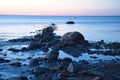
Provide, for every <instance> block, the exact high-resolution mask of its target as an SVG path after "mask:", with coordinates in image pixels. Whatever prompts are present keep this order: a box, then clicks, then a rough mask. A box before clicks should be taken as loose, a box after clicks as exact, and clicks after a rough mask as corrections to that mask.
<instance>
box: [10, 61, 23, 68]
mask: <svg viewBox="0 0 120 80" xmlns="http://www.w3.org/2000/svg"><path fill="white" fill-rule="evenodd" d="M10 65H12V66H16V67H20V66H21V63H20V62H13V63H11V64H10Z"/></svg>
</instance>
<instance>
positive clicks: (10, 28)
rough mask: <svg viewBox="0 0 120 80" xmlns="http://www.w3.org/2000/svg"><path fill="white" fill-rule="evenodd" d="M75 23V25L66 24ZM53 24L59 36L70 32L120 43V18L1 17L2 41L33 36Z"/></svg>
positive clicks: (87, 37) (0, 35)
mask: <svg viewBox="0 0 120 80" xmlns="http://www.w3.org/2000/svg"><path fill="white" fill-rule="evenodd" d="M70 20H72V21H74V22H75V24H74V25H67V24H65V23H66V22H67V21H70ZM51 23H55V24H57V27H58V29H57V31H56V33H57V34H58V35H63V34H64V33H66V32H69V31H79V32H81V33H82V34H83V35H84V36H85V38H86V39H87V40H90V41H98V40H101V39H103V40H105V41H119V42H120V35H119V34H120V16H25V15H24V16H16V15H0V39H1V40H7V39H13V38H18V37H22V36H28V35H32V34H30V32H34V31H35V30H38V29H42V28H44V27H45V26H48V25H49V24H51Z"/></svg>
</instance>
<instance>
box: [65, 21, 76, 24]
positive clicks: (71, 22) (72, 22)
mask: <svg viewBox="0 0 120 80" xmlns="http://www.w3.org/2000/svg"><path fill="white" fill-rule="evenodd" d="M66 24H75V22H74V21H68V22H66Z"/></svg>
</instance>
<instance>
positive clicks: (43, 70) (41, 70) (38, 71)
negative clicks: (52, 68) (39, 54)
mask: <svg viewBox="0 0 120 80" xmlns="http://www.w3.org/2000/svg"><path fill="white" fill-rule="evenodd" d="M47 71H48V69H47V68H44V67H36V68H34V69H33V73H34V75H35V76H39V75H42V74H44V73H46V72H47Z"/></svg>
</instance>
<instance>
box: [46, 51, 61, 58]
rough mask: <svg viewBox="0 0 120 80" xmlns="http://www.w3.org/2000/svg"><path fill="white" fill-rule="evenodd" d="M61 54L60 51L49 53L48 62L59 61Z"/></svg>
mask: <svg viewBox="0 0 120 80" xmlns="http://www.w3.org/2000/svg"><path fill="white" fill-rule="evenodd" d="M58 57H59V52H58V51H54V50H52V51H49V52H48V53H47V55H46V59H48V60H58Z"/></svg>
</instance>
